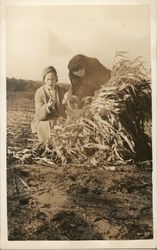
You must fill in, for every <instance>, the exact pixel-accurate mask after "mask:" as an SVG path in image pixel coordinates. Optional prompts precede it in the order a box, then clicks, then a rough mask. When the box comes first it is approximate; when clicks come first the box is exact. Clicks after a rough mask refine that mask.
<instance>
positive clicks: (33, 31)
mask: <svg viewBox="0 0 157 250" xmlns="http://www.w3.org/2000/svg"><path fill="white" fill-rule="evenodd" d="M116 51H128V52H129V54H130V58H131V59H133V58H135V57H137V56H143V60H144V61H146V63H147V64H148V66H150V9H149V6H142V5H140V6H137V5H136V6H116V5H112V6H109V5H101V6H97V5H94V6H92V5H87V6H63V5H61V6H9V7H7V10H6V61H7V77H10V78H12V77H15V78H18V79H19V78H21V79H28V80H42V78H41V75H42V71H43V69H44V68H45V67H46V66H49V65H53V66H54V67H55V68H56V70H57V72H58V78H59V81H60V82H69V78H68V68H67V65H68V62H69V60H70V59H71V58H72V57H73V56H75V55H76V54H84V55H86V56H90V57H96V58H97V59H99V61H100V62H101V63H103V64H104V65H105V66H106V67H107V68H110V69H112V65H113V60H114V56H115V53H116Z"/></svg>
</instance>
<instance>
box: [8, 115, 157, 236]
mask: <svg viewBox="0 0 157 250" xmlns="http://www.w3.org/2000/svg"><path fill="white" fill-rule="evenodd" d="M31 119H32V113H30V112H20V111H19V112H17V111H16V112H14V111H8V125H7V127H8V138H7V139H8V157H7V159H8V166H7V183H8V186H7V187H8V188H7V190H8V239H9V240H132V239H134V240H135V239H151V238H152V237H153V225H152V167H151V164H150V162H148V161H146V162H143V163H137V164H132V165H124V166H100V167H99V168H98V167H89V166H86V165H69V166H68V167H65V166H57V167H55V166H53V165H50V164H48V163H46V162H45V163H44V161H43V162H41V160H38V161H37V160H36V161H33V159H31V158H27V161H24V160H23V162H22V161H21V160H17V159H15V157H14V156H15V154H16V152H17V151H18V150H21V149H31V147H32V145H33V142H32V141H31V139H34V138H33V136H32V134H31V130H30V121H31Z"/></svg>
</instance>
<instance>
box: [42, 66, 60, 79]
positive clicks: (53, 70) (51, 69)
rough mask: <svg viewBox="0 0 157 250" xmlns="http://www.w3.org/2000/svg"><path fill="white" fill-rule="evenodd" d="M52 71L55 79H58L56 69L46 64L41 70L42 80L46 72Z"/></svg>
mask: <svg viewBox="0 0 157 250" xmlns="http://www.w3.org/2000/svg"><path fill="white" fill-rule="evenodd" d="M50 72H51V73H53V74H54V75H55V76H56V78H57V81H58V76H57V71H56V69H55V68H54V67H53V66H48V67H46V68H45V69H44V70H43V73H42V78H43V81H44V79H45V76H46V75H47V74H48V73H50Z"/></svg>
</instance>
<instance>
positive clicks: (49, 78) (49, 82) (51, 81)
mask: <svg viewBox="0 0 157 250" xmlns="http://www.w3.org/2000/svg"><path fill="white" fill-rule="evenodd" d="M44 82H45V85H46V87H47V88H48V89H53V88H55V86H56V82H57V78H56V76H55V74H53V73H52V72H49V73H48V74H47V75H46V76H45V79H44Z"/></svg>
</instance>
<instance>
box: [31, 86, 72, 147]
mask: <svg viewBox="0 0 157 250" xmlns="http://www.w3.org/2000/svg"><path fill="white" fill-rule="evenodd" d="M68 87H69V85H64V86H63V85H60V84H57V85H56V89H55V90H56V96H57V102H56V104H55V109H53V110H50V109H49V108H48V105H47V103H48V101H49V99H50V95H49V93H48V91H47V89H46V86H45V85H43V86H41V87H40V88H39V89H37V91H36V94H35V116H34V120H33V122H32V124H31V128H32V132H33V133H37V135H38V140H39V142H47V141H48V140H49V139H50V137H51V128H52V127H53V126H54V125H55V124H56V122H57V120H58V118H59V117H63V118H66V108H65V105H64V104H63V103H62V102H63V98H64V94H65V93H66V92H67V90H68Z"/></svg>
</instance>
